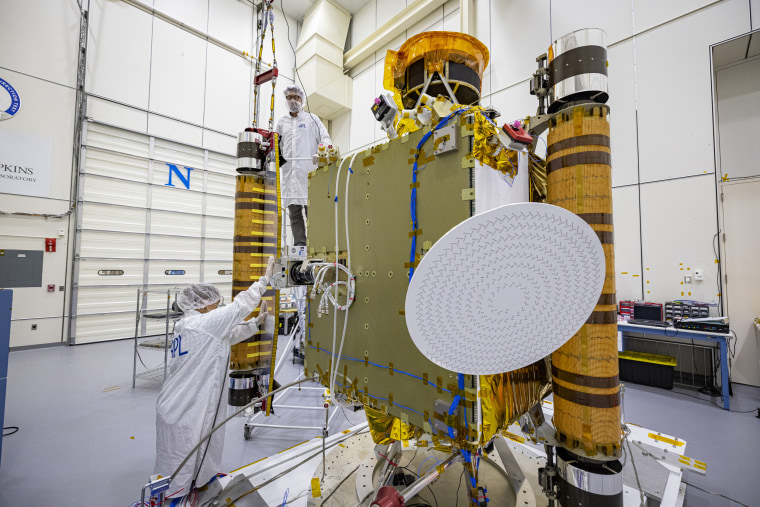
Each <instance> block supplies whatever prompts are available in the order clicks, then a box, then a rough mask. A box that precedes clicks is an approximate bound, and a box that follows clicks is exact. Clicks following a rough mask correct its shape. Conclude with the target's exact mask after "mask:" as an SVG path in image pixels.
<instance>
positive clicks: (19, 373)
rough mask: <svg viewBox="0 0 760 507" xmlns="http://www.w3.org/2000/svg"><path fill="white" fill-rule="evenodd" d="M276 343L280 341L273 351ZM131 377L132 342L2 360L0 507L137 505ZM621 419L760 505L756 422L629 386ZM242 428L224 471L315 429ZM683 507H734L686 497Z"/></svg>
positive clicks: (738, 389)
mask: <svg viewBox="0 0 760 507" xmlns="http://www.w3.org/2000/svg"><path fill="white" fill-rule="evenodd" d="M284 343H285V339H284V337H280V345H281V347H282V346H284ZM143 357H144V359H145V362H146V363H147V364H148V365H149V366H151V365H156V364H158V363H160V362H161V357H162V356H161V354H160V353H158V352H152V351H146V352H144V353H143ZM131 374H132V344H131V342H129V341H121V342H111V343H102V344H93V345H82V346H77V347H56V348H49V349H39V350H28V351H20V352H12V353H11V356H10V365H9V375H8V396H7V403H6V416H5V425H6V426H18V427H19V428H20V430H19V432H18V433H16V434H15V435H12V436H9V437H6V438H4V439H3V454H2V463H1V464H0V506H2V507H5V506H8V507H11V506H13V507H15V506H21V505H23V506H69V505H71V506H116V507H119V506H123V507H127V506H129V505H130V504H131V503H133V502H135V501H136V500H138V499H139V491H140V488H141V486H142V485H143V484H145V483H146V482H147V476H148V474H149V473H151V472H152V468H153V460H154V452H155V447H154V446H155V399H156V396H157V394H158V391H159V389H160V385H159V384H158V383H148V382H144V381H143V382H138V386H137V388H136V389H132V388H131ZM297 374H298V366H297V365H296V366H294V365H292V364H291V362H290V360H289V359H288V360H286V362H285V364H284V366H283V370H282V371H281V373H280V374H278V380H279V381H280V382H282V383H285V382H288V381H290V380H291V379H293V378H294V377H295V376H296V375H297ZM678 391H682V392H684V393H687V394H691V395H696V396H698V397H701V395H699V394H697V393H695V392H694V391H687V390H680V389H679V390H678ZM734 394H735V396H734V397H733V398H732V400H731V402H732V407H731V408H732V410H734V411H742V410H754V409H756V408H757V407H760V389H757V388H752V387H747V386H741V385H735V387H734ZM320 399H321V398H320V394H319V392H318V391H301V392H294V393H293V394H292V395H290V397H289V398H288V400H287V402H285V403H287V404H292V405H304V404H307V403H308V404H312V405H314V404H318V403H319V401H320ZM715 401H716V402H719V399H715ZM625 413H626V418H627V420H628V421H629V422H632V423H636V424H639V425H641V426H644V427H646V428H649V429H653V430H657V431H661V432H663V433H667V434H671V435H675V436H678V437H680V438H683V439H685V440H686V441H687V442H688V444H687V450H686V455H687V456H690V457H692V458H696V459H699V460H702V461H706V462H707V464H708V475H707V476H706V477H701V476H698V475H696V474H694V473H691V472H687V473H686V474H685V479H686V480H687V481H689V482H691V483H693V484H695V485H696V486H699V487H702V488H704V489H707V490H710V491H712V492H715V493H721V494H724V495H727V496H730V497H732V498H734V499H736V500H739V501H741V502H743V503H744V504H746V505H752V506H755V505H760V478H759V477H760V475H759V474H758V471H759V470H760V467H758V466H757V460H758V457H759V456H760V438H758V433H759V432H760V419H757V418H755V414H754V413H748V414H741V413H729V412H726V411H724V410H721V409H719V408H718V407H715V406H713V405H712V404H710V403H709V402H705V401H700V400H697V399H694V398H690V397H687V396H683V395H679V394H676V392H669V391H665V390H662V389H655V388H648V387H642V386H635V385H628V386H627V388H626V394H625ZM323 418H324V414H323V413H322V412H320V411H306V412H297V411H286V410H284V409H283V410H280V411H277V414H276V415H275V416H272V417H271V418H269V419H268V420H267V421H266V422H267V423H278V422H279V423H281V424H291V425H299V426H300V425H305V426H311V425H313V426H319V425H320V424H321V421H322V420H323ZM363 419H364V415H363V412H361V411H360V412H356V413H353V412H339V413H337V414H336V415H335V416H334V417H333V419H332V422H331V425H330V431H331V433H334V432H336V431H341V430H343V429H345V428H348V427H350V426H352V425H354V424H357V423H359V422H362V421H363ZM243 422H244V419H242V418H239V419H235V420H233V421H232V422H231V423H230V424H229V426H228V428H227V432H226V444H225V450H224V458H223V464H222V466H223V469H225V470H231V469H234V468H238V467H240V466H243V465H246V464H248V463H251V462H253V461H256V460H258V459H260V458H262V457H264V456H268V455H271V454H274V453H276V452H278V451H280V450H283V449H285V448H288V447H290V446H292V445H294V444H297V443H300V442H302V441H304V440H308V439H310V438H312V437H315V436H318V435H319V432H318V431H316V430H315V431H311V430H281V429H264V428H259V429H257V430H255V433H254V435H253V438H252V439H251V440H249V441H245V440H244V439H243V430H242V425H243ZM439 502H440V503H439V505H440V506H441V507H444V503H443V500H441V499H439ZM686 505H687V506H690V507H692V506H693V507H702V506H718V507H722V506H727V507H728V506H735V505H736V504H735V503H733V502H730V501H728V500H724V499H723V498H720V497H716V496H711V495H708V494H706V493H703V492H701V491H698V490H696V489H694V488H688V489H687V495H686Z"/></svg>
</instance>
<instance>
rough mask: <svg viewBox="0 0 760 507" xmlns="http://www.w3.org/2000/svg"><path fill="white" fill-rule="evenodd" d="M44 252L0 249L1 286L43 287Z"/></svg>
mask: <svg viewBox="0 0 760 507" xmlns="http://www.w3.org/2000/svg"><path fill="white" fill-rule="evenodd" d="M43 253H44V252H43V251H42V250H3V249H0V287H5V288H13V287H42V254H43Z"/></svg>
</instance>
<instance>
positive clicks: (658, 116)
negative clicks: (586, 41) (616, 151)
mask: <svg viewBox="0 0 760 507" xmlns="http://www.w3.org/2000/svg"><path fill="white" fill-rule="evenodd" d="M658 5H660V4H659V3H658ZM747 10H748V7H747V3H746V2H744V1H742V0H728V1H725V2H720V3H718V4H717V5H715V6H713V7H710V8H708V9H704V10H702V11H700V12H698V13H696V14H693V15H691V16H687V17H684V18H681V19H679V20H676V21H673V22H672V23H669V24H668V25H667V26H666V27H661V28H657V29H655V30H652V31H651V32H647V33H645V34H644V35H642V36H640V37H637V38H636V53H637V57H636V58H637V62H636V66H637V74H638V97H639V126H640V128H639V154H640V167H641V181H657V180H664V179H668V178H677V177H680V176H687V175H694V174H704V173H709V172H712V171H714V170H715V165H714V157H713V130H712V128H711V125H712V121H713V118H712V116H713V115H712V100H711V97H712V95H711V90H710V87H711V84H710V49H709V46H710V44H714V43H716V42H719V41H721V40H725V39H727V38H729V37H732V36H735V35H739V34H741V33H744V32H746V31H747V29H748V27H749V16H748V12H747ZM717 19H719V20H721V22H720V23H716V20H717ZM663 48H667V58H662V54H663ZM673 62H677V64H676V67H677V76H678V78H677V79H670V78H667V77H666V76H672V75H674V74H673V72H674V68H673ZM655 125H656V128H653V127H654V126H655Z"/></svg>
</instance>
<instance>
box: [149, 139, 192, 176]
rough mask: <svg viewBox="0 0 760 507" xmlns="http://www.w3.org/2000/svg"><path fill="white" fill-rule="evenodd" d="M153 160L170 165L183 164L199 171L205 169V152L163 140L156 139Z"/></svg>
mask: <svg viewBox="0 0 760 507" xmlns="http://www.w3.org/2000/svg"><path fill="white" fill-rule="evenodd" d="M153 158H154V159H155V160H160V161H162V162H169V163H170V164H182V165H184V166H187V167H192V168H194V169H197V170H201V169H203V160H204V156H203V150H201V149H198V148H193V147H190V146H186V145H184V144H178V143H173V142H171V141H165V140H163V139H156V144H155V147H154V151H153Z"/></svg>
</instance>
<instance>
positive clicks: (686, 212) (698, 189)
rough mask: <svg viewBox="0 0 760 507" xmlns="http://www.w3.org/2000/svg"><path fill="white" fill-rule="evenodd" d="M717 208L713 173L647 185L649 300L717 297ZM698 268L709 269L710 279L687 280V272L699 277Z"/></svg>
mask: <svg viewBox="0 0 760 507" xmlns="http://www.w3.org/2000/svg"><path fill="white" fill-rule="evenodd" d="M716 213H717V211H716V208H715V180H714V177H713V175H705V176H697V177H693V178H685V179H680V180H673V181H663V182H657V183H650V184H646V185H641V227H642V235H643V245H642V256H643V259H644V270H645V275H646V279H647V280H649V281H650V282H651V283H649V284H646V287H647V289H646V290H647V294H645V297H646V298H647V299H648V300H651V301H658V302H664V301H672V300H673V299H695V300H698V301H707V302H717V300H718V298H717V293H718V289H717V287H716V282H715V280H716V276H717V268H716V266H717V264H715V254H714V253H713V236H714V235H715V233H716V232H717V231H716V227H717V225H716V218H715V217H716ZM616 219H617V218H616ZM695 269H702V270H704V273H705V275H704V281H701V282H693V283H692V284H691V285H686V284H683V285H682V282H683V281H684V280H683V276H684V275H692V277H693V275H694V270H695Z"/></svg>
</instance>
